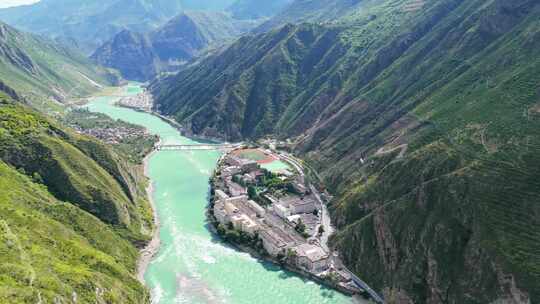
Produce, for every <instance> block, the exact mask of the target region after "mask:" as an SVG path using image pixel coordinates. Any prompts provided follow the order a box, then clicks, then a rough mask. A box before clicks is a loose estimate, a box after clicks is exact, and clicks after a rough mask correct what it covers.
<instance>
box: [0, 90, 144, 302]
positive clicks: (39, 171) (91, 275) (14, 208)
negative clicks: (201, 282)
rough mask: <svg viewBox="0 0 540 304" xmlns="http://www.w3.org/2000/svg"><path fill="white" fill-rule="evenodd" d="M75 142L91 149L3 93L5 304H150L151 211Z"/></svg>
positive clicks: (0, 245) (0, 282) (0, 291)
mask: <svg viewBox="0 0 540 304" xmlns="http://www.w3.org/2000/svg"><path fill="white" fill-rule="evenodd" d="M70 141H74V142H76V143H77V144H80V145H82V144H83V143H84V142H85V141H84V140H82V138H75V137H70V135H68V134H67V133H63V132H62V131H61V130H60V129H58V128H57V127H56V126H54V125H52V124H51V123H50V122H49V121H47V120H45V119H44V118H42V117H40V116H39V115H38V114H36V113H35V112H33V111H31V110H27V109H25V108H23V107H21V106H18V105H15V104H14V103H13V102H12V101H10V99H9V98H8V97H6V95H3V94H2V93H0V143H1V144H0V189H1V191H0V232H1V233H0V239H1V240H2V241H0V253H1V255H2V260H1V261H0V269H1V271H0V286H1V287H0V302H2V303H40V302H41V303H49V302H50V303H52V302H55V301H56V302H72V301H77V302H79V303H147V302H149V294H148V292H147V291H146V290H145V288H144V287H143V286H142V284H141V283H140V282H139V281H138V280H137V279H136V278H135V271H136V270H135V268H136V261H137V258H138V249H137V248H136V246H135V245H134V244H137V243H139V242H143V241H145V240H147V239H148V238H149V236H148V235H147V234H146V235H145V234H143V233H141V232H140V231H139V230H140V229H141V226H142V225H151V224H148V223H146V224H143V222H144V221H147V220H151V218H146V219H144V220H143V219H142V218H143V217H144V214H145V213H146V212H148V213H149V212H150V211H149V207H148V206H147V203H145V202H142V201H140V200H144V198H142V197H140V198H139V201H138V202H137V203H134V202H132V201H129V199H128V197H127V196H128V195H127V194H126V192H124V191H123V190H122V187H121V186H120V184H119V182H117V181H115V179H114V178H113V176H112V175H110V174H113V173H108V171H107V170H109V169H112V168H107V170H106V169H103V168H102V167H99V166H98V165H97V162H96V161H94V160H92V159H91V158H89V157H88V156H86V155H85V154H83V153H82V152H81V150H78V149H77V148H76V147H75V146H73V145H72V144H70V143H69V142H70ZM100 162H101V163H106V161H103V160H101V161H100ZM110 171H111V172H114V170H110ZM98 187H100V188H98ZM97 189H102V190H99V191H101V193H102V195H98V194H99V191H98V190H97ZM105 192H106V193H107V194H105ZM134 208H139V209H138V210H134ZM83 209H84V210H86V211H84V210H83ZM145 210H147V211H145ZM87 211H88V212H87ZM91 213H92V214H94V215H92V214H91ZM148 228H150V227H148ZM130 241H131V242H130Z"/></svg>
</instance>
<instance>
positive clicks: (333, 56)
mask: <svg viewBox="0 0 540 304" xmlns="http://www.w3.org/2000/svg"><path fill="white" fill-rule="evenodd" d="M343 16H344V17H343V19H341V20H337V21H338V22H337V23H336V24H325V25H300V26H292V25H288V26H285V27H283V28H280V29H278V30H273V31H271V32H269V33H267V34H264V35H258V36H254V37H245V38H242V39H240V41H239V42H237V43H235V44H234V45H232V46H231V47H230V48H228V49H227V50H225V51H223V52H221V53H220V54H218V55H215V56H211V57H210V58H207V59H206V60H203V61H202V62H201V63H200V64H198V65H195V66H193V67H191V68H189V69H187V70H185V71H182V72H180V73H179V74H178V75H177V76H174V77H170V78H169V79H167V80H165V81H164V82H162V83H155V84H153V91H154V94H155V96H156V100H157V103H158V108H159V110H161V111H162V112H164V113H165V114H169V115H174V116H175V118H176V119H177V120H178V121H179V122H180V123H182V124H184V125H185V126H186V127H187V128H188V129H189V130H191V131H192V132H194V133H197V134H206V135H212V136H220V137H223V138H226V139H229V140H238V139H242V138H260V137H263V136H265V135H269V134H270V135H272V134H274V135H277V136H280V137H294V138H295V139H296V152H297V153H299V154H301V155H303V157H304V158H305V159H306V160H307V161H308V162H309V163H310V164H311V165H312V166H313V167H314V168H316V169H318V171H320V172H321V175H322V177H323V178H324V180H325V182H326V184H327V185H328V187H329V188H330V190H331V191H332V192H333V193H334V194H335V196H336V199H335V200H334V202H333V203H332V206H331V209H332V214H333V217H334V220H335V221H336V223H337V226H338V233H337V235H336V237H335V239H334V241H333V242H334V245H335V246H336V247H337V248H339V249H340V252H342V254H343V257H344V260H345V261H346V263H347V265H348V266H349V267H350V268H351V269H353V270H354V271H355V272H356V273H358V274H359V275H360V276H361V277H362V278H365V279H366V280H367V281H368V283H370V284H372V285H373V286H374V287H375V288H376V289H378V290H381V291H383V292H384V294H385V296H386V299H387V300H388V301H389V302H390V303H528V301H529V300H530V302H531V303H535V302H538V301H540V290H539V289H538V286H540V271H539V268H538V265H540V261H539V260H538V257H539V256H540V255H538V252H540V251H539V250H540V248H539V247H538V244H540V224H539V223H538V221H537V220H536V216H535V215H537V214H539V212H540V187H539V185H538V180H540V179H539V175H538V174H539V171H538V170H537V168H538V165H539V161H540V159H538V155H540V154H539V152H540V133H539V132H538V130H540V116H539V113H540V112H539V111H538V107H539V106H538V105H539V102H540V91H539V90H538V83H540V78H539V77H540V54H539V53H538V52H537V51H536V50H537V49H538V48H539V47H540V32H539V29H540V24H539V23H538V22H539V21H538V20H539V18H538V16H540V5H539V4H538V3H537V1H532V0H520V1H512V2H511V3H510V2H508V1H502V0H491V1H480V0H478V1H462V0H444V1H434V2H427V1H424V2H422V1H409V0H407V1H372V2H370V3H365V4H363V7H362V8H361V9H358V10H354V11H350V12H348V13H347V14H345V15H343ZM497 301H499V302H497ZM512 301H513V302H512Z"/></svg>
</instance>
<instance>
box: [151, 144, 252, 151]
mask: <svg viewBox="0 0 540 304" xmlns="http://www.w3.org/2000/svg"><path fill="white" fill-rule="evenodd" d="M241 146H242V144H197V145H180V144H178V145H161V144H160V145H157V146H156V149H157V150H158V151H164V150H165V151H201V150H206V151H212V150H219V151H228V150H234V149H237V148H240V147H241Z"/></svg>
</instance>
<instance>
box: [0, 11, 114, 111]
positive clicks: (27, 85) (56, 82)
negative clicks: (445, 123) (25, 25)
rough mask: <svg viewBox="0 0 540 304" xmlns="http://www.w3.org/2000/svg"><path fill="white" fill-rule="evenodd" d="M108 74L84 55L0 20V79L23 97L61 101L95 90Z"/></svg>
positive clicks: (105, 81)
mask: <svg viewBox="0 0 540 304" xmlns="http://www.w3.org/2000/svg"><path fill="white" fill-rule="evenodd" d="M110 77H111V74H110V72H109V71H107V70H105V69H102V68H99V67H96V66H95V65H94V64H92V63H90V61H89V60H88V59H86V58H84V56H83V55H81V54H79V53H77V52H75V51H73V50H70V49H68V48H65V47H62V46H60V45H58V44H55V43H53V42H51V41H49V40H47V39H44V38H41V37H38V36H34V35H31V34H27V33H23V32H20V31H17V30H15V29H13V28H12V27H10V26H8V25H5V24H3V23H1V22H0V80H1V81H2V82H4V83H5V84H6V85H7V86H9V87H11V88H13V89H15V90H17V91H18V92H19V93H21V95H22V96H23V97H25V98H27V99H30V100H31V99H34V98H39V99H42V97H50V98H53V99H55V100H57V101H63V100H64V99H65V98H67V97H74V96H83V95H87V94H89V93H91V92H94V91H96V90H97V89H99V87H100V86H101V84H106V83H108V82H109V81H110V80H109V79H108V78H110ZM100 83H101V84H100Z"/></svg>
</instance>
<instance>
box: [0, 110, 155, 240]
mask: <svg viewBox="0 0 540 304" xmlns="http://www.w3.org/2000/svg"><path fill="white" fill-rule="evenodd" d="M0 118H1V123H0V127H1V128H0V139H1V144H0V158H1V159H2V160H3V161H4V162H5V163H7V164H10V165H11V166H13V167H15V168H17V169H18V170H20V171H21V172H24V173H25V174H27V175H28V176H31V177H36V178H37V179H38V180H42V182H43V184H44V185H46V186H47V188H48V190H49V191H50V192H51V193H52V194H53V195H54V196H55V197H56V198H57V199H59V200H62V201H67V202H70V203H72V204H74V205H76V206H78V207H79V208H81V209H83V210H85V211H87V212H89V213H91V214H93V215H95V216H96V217H97V218H99V219H100V220H102V221H103V222H104V223H106V224H109V225H111V227H113V228H114V229H115V230H116V231H117V232H118V233H119V234H120V235H122V236H124V237H125V238H126V239H128V240H130V241H132V242H133V243H134V244H143V243H144V242H146V241H147V240H149V238H150V234H151V231H152V215H151V211H150V207H149V204H148V202H147V200H146V194H145V191H144V188H145V185H146V182H145V180H144V179H143V178H141V177H140V175H141V172H139V170H137V169H136V168H135V167H134V166H133V164H130V163H128V162H127V161H125V160H124V158H123V157H121V156H120V155H118V154H117V153H116V152H114V151H113V150H111V149H110V148H108V147H106V146H104V145H103V144H101V143H99V142H97V141H95V140H93V139H90V138H87V137H83V136H79V135H76V134H72V133H70V132H69V131H65V130H63V129H62V128H61V127H59V126H58V125H56V124H54V123H52V122H51V121H49V120H47V119H45V118H43V117H41V116H40V115H38V114H37V113H35V112H33V111H31V110H28V109H26V108H24V107H22V106H19V105H15V104H10V103H4V104H2V105H1V107H0Z"/></svg>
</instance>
